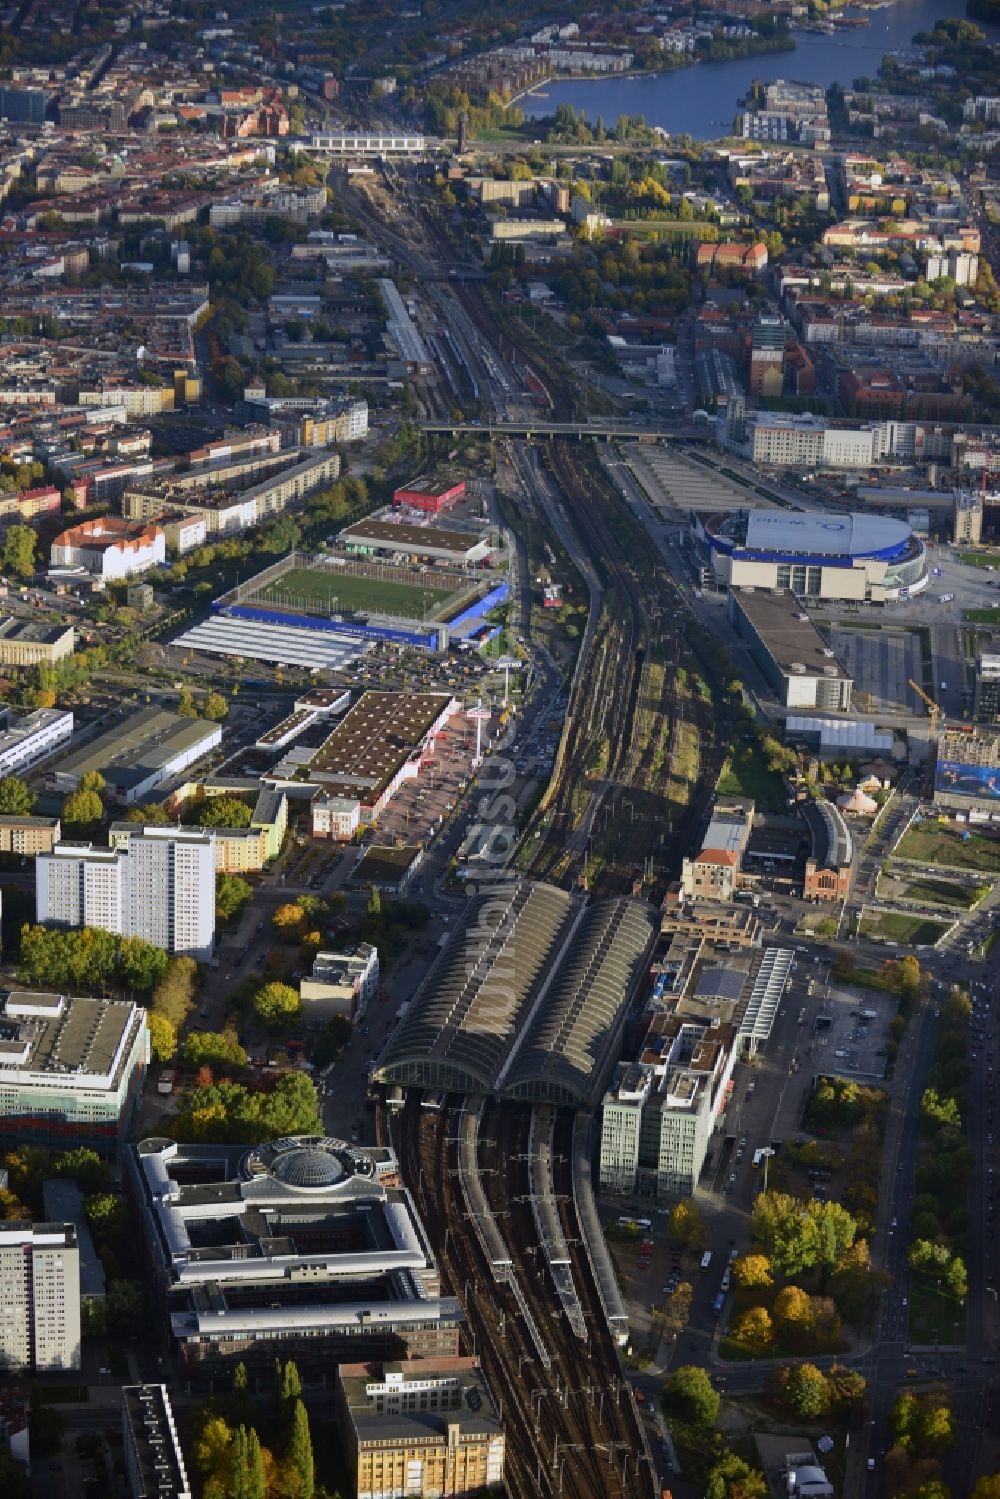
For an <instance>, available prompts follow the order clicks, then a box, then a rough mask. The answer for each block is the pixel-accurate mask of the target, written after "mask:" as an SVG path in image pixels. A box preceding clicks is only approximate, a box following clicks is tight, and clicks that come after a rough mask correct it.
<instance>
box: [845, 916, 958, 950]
mask: <svg viewBox="0 0 1000 1499" xmlns="http://www.w3.org/2000/svg"><path fill="white" fill-rule="evenodd" d="M947 930H948V927H947V924H946V923H945V922H943V921H931V920H930V919H929V918H928V917H926V916H907V915H904V914H903V912H901V911H880V912H879V913H878V914H876V915H872V916H866V917H865V919H864V921H863V922H862V923H861V935H862V937H882V938H884V939H885V940H887V941H889V942H900V943H903V944H904V945H905V946H907V947H909V946H913V947H921V946H923V945H924V944H929V943H932V942H936V941H937V939H938V938H939V937H941V936H943V935H944V933H945V932H946V931H947Z"/></svg>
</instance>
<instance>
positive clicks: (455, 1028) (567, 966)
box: [374, 880, 656, 1108]
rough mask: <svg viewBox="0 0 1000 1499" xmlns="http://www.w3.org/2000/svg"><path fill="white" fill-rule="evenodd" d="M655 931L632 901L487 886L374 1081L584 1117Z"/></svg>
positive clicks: (519, 883) (535, 885) (539, 886)
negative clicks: (567, 1109)
mask: <svg viewBox="0 0 1000 1499" xmlns="http://www.w3.org/2000/svg"><path fill="white" fill-rule="evenodd" d="M655 932H656V926H655V919H654V913H653V911H652V908H651V907H650V906H648V905H646V903H645V902H643V901H640V900H633V899H630V898H624V897H623V898H619V899H612V900H602V901H593V902H590V903H588V902H587V901H586V900H585V899H584V898H583V897H580V896H573V895H570V894H568V893H567V892H566V891H564V890H559V889H557V888H556V887H555V886H553V885H547V884H544V883H542V882H537V881H531V880H504V881H501V882H498V883H497V885H495V886H494V887H493V888H492V889H491V890H490V891H489V893H488V894H485V895H483V896H480V897H479V898H477V899H475V900H472V901H470V902H469V905H468V907H467V909H466V912H465V915H464V917H463V920H462V923H461V925H460V926H459V927H458V928H457V930H456V932H455V935H454V938H453V940H452V941H451V943H450V944H449V945H448V947H447V948H446V949H445V952H444V953H443V955H442V957H441V959H440V960H439V961H438V962H437V963H435V965H434V967H433V968H432V969H431V971H430V972H429V973H428V975H427V977H426V978H425V979H424V981H423V983H422V984H421V986H420V988H419V989H418V990H417V993H416V995H415V996H414V998H413V1000H412V1001H411V1003H410V1007H409V1009H408V1011H407V1013H406V1015H405V1017H404V1019H403V1020H402V1021H401V1022H400V1024H399V1025H398V1026H397V1027H396V1030H395V1032H394V1034H393V1036H392V1038H391V1040H390V1041H389V1043H388V1045H387V1047H386V1049H385V1051H384V1052H383V1054H382V1057H381V1058H380V1061H379V1065H378V1068H377V1069H376V1072H375V1074H374V1081H375V1082H377V1083H382V1084H385V1085H387V1086H390V1087H391V1086H399V1087H404V1088H406V1087H414V1088H424V1089H428V1090H437V1089H445V1090H454V1091H456V1092H461V1093H471V1094H492V1095H495V1096H497V1097H501V1098H509V1099H513V1100H519V1101H522V1102H528V1103H552V1104H565V1105H569V1106H571V1107H575V1108H587V1107H592V1106H593V1105H594V1104H596V1103H597V1102H598V1101H599V1100H600V1097H601V1095H602V1093H603V1090H604V1086H605V1083H606V1080H607V1077H608V1075H609V1071H610V1068H611V1067H612V1066H613V1063H614V1058H615V1056H616V1055H617V1050H618V1043H619V1037H620V1034H621V1027H622V1023H623V1020H624V1015H625V1011H626V1008H627V1006H628V1002H629V1000H630V999H631V997H632V995H633V993H634V992H635V989H636V986H637V984H638V982H639V980H640V979H641V977H642V975H643V973H644V971H645V958H646V954H647V953H648V951H649V949H650V947H651V945H652V942H653V938H654V936H655ZM470 954H474V960H472V961H470Z"/></svg>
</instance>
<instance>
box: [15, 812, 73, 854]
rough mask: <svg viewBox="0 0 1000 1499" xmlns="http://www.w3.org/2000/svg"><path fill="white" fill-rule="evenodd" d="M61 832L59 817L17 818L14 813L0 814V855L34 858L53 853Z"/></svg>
mask: <svg viewBox="0 0 1000 1499" xmlns="http://www.w3.org/2000/svg"><path fill="white" fill-rule="evenodd" d="M61 831H62V829H61V827H60V823H59V819H58V817H15V816H14V815H13V813H10V812H0V854H24V855H25V856H26V857H28V858H33V857H34V856H35V855H36V854H48V853H51V852H52V848H53V845H54V844H56V843H58V842H59V837H60V834H61Z"/></svg>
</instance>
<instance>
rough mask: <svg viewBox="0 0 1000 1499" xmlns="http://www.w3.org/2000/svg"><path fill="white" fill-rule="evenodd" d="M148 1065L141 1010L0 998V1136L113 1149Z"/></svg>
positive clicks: (46, 998)
mask: <svg viewBox="0 0 1000 1499" xmlns="http://www.w3.org/2000/svg"><path fill="white" fill-rule="evenodd" d="M148 1062H149V1031H148V1028H147V1025H146V1012H145V1010H141V1009H139V1008H138V1006H137V1005H134V1004H132V1003H131V1001H128V1000H115V999H90V998H83V997H78V998H74V997H71V996H70V995H65V994H29V993H27V992H24V991H21V990H12V991H10V992H9V993H7V994H3V995H0V1139H3V1140H7V1141H11V1142H17V1143H19V1144H22V1145H27V1144H31V1145H49V1146H59V1147H60V1148H62V1149H66V1148H67V1147H68V1146H71V1145H90V1146H93V1148H94V1149H95V1150H103V1151H105V1152H110V1151H113V1150H114V1149H115V1148H116V1146H117V1145H118V1143H119V1141H120V1140H121V1139H122V1137H123V1136H124V1134H125V1132H126V1129H127V1128H128V1125H129V1123H130V1121H131V1118H132V1114H133V1111H134V1109H135V1106H136V1104H137V1102H138V1098H139V1094H140V1092H141V1089H142V1080H143V1077H144V1076H145V1071H146V1067H147V1064H148Z"/></svg>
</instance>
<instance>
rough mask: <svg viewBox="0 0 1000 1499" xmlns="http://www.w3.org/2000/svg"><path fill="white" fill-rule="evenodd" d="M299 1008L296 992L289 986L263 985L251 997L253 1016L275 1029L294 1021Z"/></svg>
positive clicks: (275, 983)
mask: <svg viewBox="0 0 1000 1499" xmlns="http://www.w3.org/2000/svg"><path fill="white" fill-rule="evenodd" d="M301 1008H302V1001H301V1000H300V998H299V994H298V991H297V990H296V989H293V988H292V986H291V985H290V984H280V983H277V982H274V983H270V984H265V985H264V986H263V988H261V989H258V990H257V992H256V994H255V995H254V997H253V1009H254V1014H255V1015H256V1016H257V1018H258V1020H262V1021H263V1022H264V1024H265V1025H267V1026H273V1027H274V1028H275V1029H277V1028H279V1027H281V1026H283V1025H289V1024H290V1023H291V1022H292V1021H293V1020H296V1019H297V1018H298V1015H299V1012H300V1010H301Z"/></svg>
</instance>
